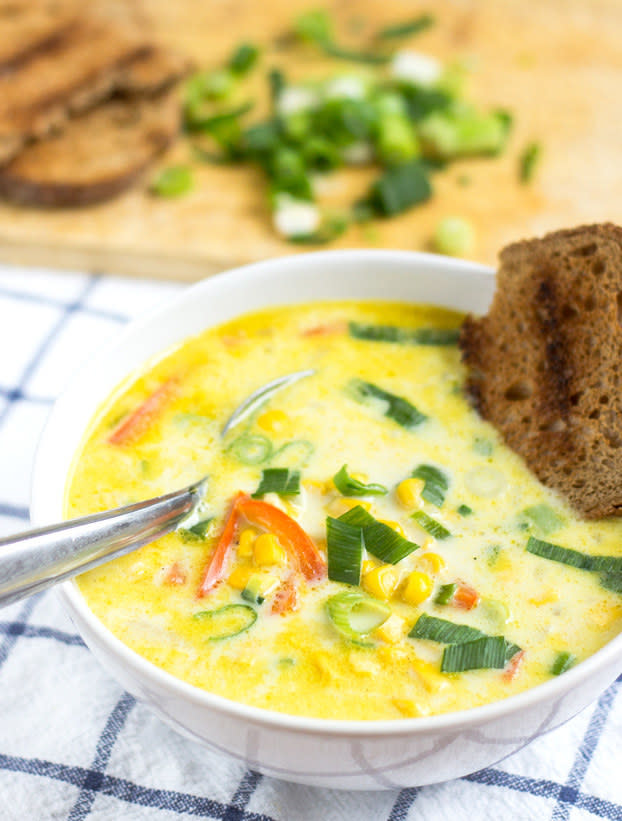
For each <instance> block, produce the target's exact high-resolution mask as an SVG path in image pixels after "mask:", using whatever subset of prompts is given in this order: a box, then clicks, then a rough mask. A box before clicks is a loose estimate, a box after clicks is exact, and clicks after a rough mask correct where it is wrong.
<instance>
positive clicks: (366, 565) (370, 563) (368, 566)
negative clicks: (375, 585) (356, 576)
mask: <svg viewBox="0 0 622 821" xmlns="http://www.w3.org/2000/svg"><path fill="white" fill-rule="evenodd" d="M374 567H376V562H375V561H374V560H373V559H365V560H364V561H363V563H362V564H361V575H362V576H364V575H365V574H366V573H369V572H370V571H371V570H373V569H374Z"/></svg>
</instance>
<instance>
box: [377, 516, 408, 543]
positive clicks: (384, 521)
mask: <svg viewBox="0 0 622 821" xmlns="http://www.w3.org/2000/svg"><path fill="white" fill-rule="evenodd" d="M378 521H379V522H382V524H383V525H387V526H388V527H390V528H391V530H394V531H395V532H396V533H399V534H400V536H402V537H403V538H404V539H405V538H406V534H405V533H404V528H403V527H402V525H401V524H400V523H399V522H391V521H389V520H388V519H378Z"/></svg>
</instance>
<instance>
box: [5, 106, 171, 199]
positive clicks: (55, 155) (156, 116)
mask: <svg viewBox="0 0 622 821" xmlns="http://www.w3.org/2000/svg"><path fill="white" fill-rule="evenodd" d="M179 120H180V107H179V101H178V99H177V95H176V93H175V92H174V91H168V92H166V93H165V94H163V95H159V96H156V97H153V98H145V99H141V100H121V99H112V100H109V101H108V102H105V103H103V104H101V105H100V106H98V107H97V108H94V109H91V110H90V111H88V112H87V113H85V114H82V115H80V116H79V117H75V118H73V119H71V120H70V121H69V122H68V123H67V125H66V127H65V129H64V130H63V131H62V132H61V133H58V134H56V135H54V136H52V137H50V138H48V139H45V140H40V141H38V142H35V143H32V144H31V145H29V146H28V147H27V148H25V149H24V150H23V151H22V152H21V153H20V154H19V155H18V156H17V157H16V158H15V159H14V160H13V161H12V162H10V163H9V164H8V165H5V166H4V167H3V168H1V169H0V196H4V197H6V198H7V199H10V200H12V201H13V202H16V203H19V204H22V205H35V206H43V207H61V206H62V207H70V206H81V205H90V204H92V203H96V202H102V201H103V200H107V199H110V198H111V197H114V196H116V195H117V194H120V193H121V192H122V191H124V190H125V189H126V188H129V187H130V186H131V185H132V184H133V183H134V182H135V181H136V180H137V179H138V178H139V177H140V176H141V174H142V173H143V172H144V171H145V169H146V168H147V167H148V166H149V165H150V164H151V163H152V162H153V160H154V159H155V158H156V157H157V156H158V154H160V152H162V151H163V150H164V149H165V148H166V147H167V146H168V145H169V144H170V143H171V141H172V140H173V139H174V138H175V136H176V134H177V132H178V130H179Z"/></svg>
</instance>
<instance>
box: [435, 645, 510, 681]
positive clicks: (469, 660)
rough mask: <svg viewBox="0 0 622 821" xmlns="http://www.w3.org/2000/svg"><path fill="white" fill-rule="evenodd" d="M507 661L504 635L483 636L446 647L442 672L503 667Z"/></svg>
mask: <svg viewBox="0 0 622 821" xmlns="http://www.w3.org/2000/svg"><path fill="white" fill-rule="evenodd" d="M506 661H507V648H506V641H505V639H504V638H503V636H483V637H482V638H479V639H474V640H473V641H467V642H464V643H463V644H450V645H449V646H448V647H446V648H445V650H444V651H443V658H442V661H441V673H462V672H464V671H465V670H492V669H502V668H503V667H505V664H506Z"/></svg>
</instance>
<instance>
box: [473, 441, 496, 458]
mask: <svg viewBox="0 0 622 821" xmlns="http://www.w3.org/2000/svg"><path fill="white" fill-rule="evenodd" d="M494 448H495V446H494V445H493V443H492V442H491V441H490V439H483V438H482V437H481V436H476V437H475V439H474V440H473V450H474V451H475V453H477V454H479V455H480V456H486V457H488V456H492V452H493V450H494Z"/></svg>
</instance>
